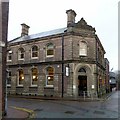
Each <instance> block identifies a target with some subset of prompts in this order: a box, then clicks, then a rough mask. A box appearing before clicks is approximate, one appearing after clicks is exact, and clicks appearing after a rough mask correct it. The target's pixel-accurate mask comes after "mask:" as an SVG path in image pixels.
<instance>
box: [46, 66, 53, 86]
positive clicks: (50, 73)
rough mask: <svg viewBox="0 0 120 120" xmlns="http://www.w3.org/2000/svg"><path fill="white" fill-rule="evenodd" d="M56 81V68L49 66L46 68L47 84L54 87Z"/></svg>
mask: <svg viewBox="0 0 120 120" xmlns="http://www.w3.org/2000/svg"><path fill="white" fill-rule="evenodd" d="M53 82H54V68H53V67H47V68H46V86H49V87H53Z"/></svg>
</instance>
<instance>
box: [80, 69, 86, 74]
mask: <svg viewBox="0 0 120 120" xmlns="http://www.w3.org/2000/svg"><path fill="white" fill-rule="evenodd" d="M78 72H82V73H86V70H85V68H80V69H79V70H78Z"/></svg>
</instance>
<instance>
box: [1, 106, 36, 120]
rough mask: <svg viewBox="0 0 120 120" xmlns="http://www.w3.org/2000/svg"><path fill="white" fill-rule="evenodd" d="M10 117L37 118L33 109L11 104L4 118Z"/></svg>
mask: <svg viewBox="0 0 120 120" xmlns="http://www.w3.org/2000/svg"><path fill="white" fill-rule="evenodd" d="M8 118H9V119H10V118H25V119H29V118H35V114H34V111H33V110H30V109H26V108H21V107H15V106H9V107H8V110H7V115H6V116H5V117H4V118H3V120H4V119H8Z"/></svg>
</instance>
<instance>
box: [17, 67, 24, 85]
mask: <svg viewBox="0 0 120 120" xmlns="http://www.w3.org/2000/svg"><path fill="white" fill-rule="evenodd" d="M24 78H25V77H24V72H23V69H19V70H18V86H23V81H24Z"/></svg>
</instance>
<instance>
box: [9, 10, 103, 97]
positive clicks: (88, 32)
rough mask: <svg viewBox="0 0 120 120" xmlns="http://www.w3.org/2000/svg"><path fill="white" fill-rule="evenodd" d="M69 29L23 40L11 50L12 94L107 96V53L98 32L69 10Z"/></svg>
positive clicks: (26, 29)
mask: <svg viewBox="0 0 120 120" xmlns="http://www.w3.org/2000/svg"><path fill="white" fill-rule="evenodd" d="M66 13H67V27H65V28H60V29H56V30H51V31H47V32H42V33H38V34H34V35H29V34H28V32H29V26H27V25H26V24H21V25H22V32H21V36H20V37H18V38H16V39H14V40H11V41H9V43H8V47H7V50H8V51H7V66H8V83H7V86H8V93H9V94H24V95H41V96H58V97H61V96H62V97H67V96H69V97H70V96H71V97H78V96H80V95H82V94H83V92H84V91H85V92H86V95H88V96H89V95H90V94H89V93H90V92H91V91H92V92H94V93H105V62H104V54H105V50H104V48H103V46H102V44H101V42H100V40H99V38H98V36H97V35H96V33H95V32H96V31H95V28H93V27H92V26H90V25H88V24H87V22H86V21H85V20H84V19H83V18H81V20H80V21H78V22H77V23H75V17H76V13H75V11H74V10H71V9H70V10H67V11H66Z"/></svg>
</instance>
